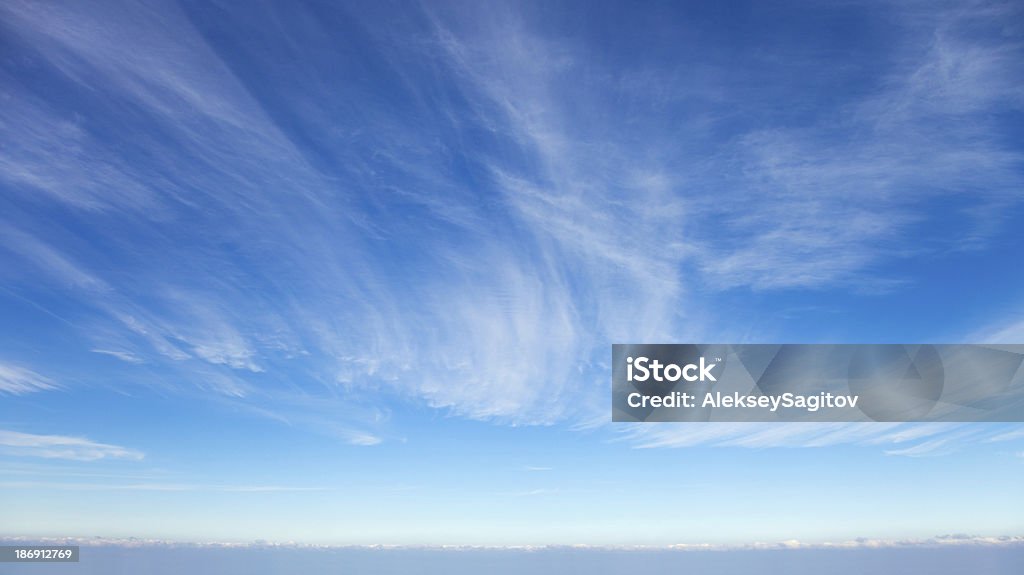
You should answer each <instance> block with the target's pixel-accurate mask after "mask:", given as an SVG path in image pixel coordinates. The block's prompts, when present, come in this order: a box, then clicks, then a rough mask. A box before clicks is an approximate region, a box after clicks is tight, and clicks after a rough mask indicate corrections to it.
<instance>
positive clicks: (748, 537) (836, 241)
mask: <svg viewBox="0 0 1024 575" xmlns="http://www.w3.org/2000/svg"><path fill="white" fill-rule="evenodd" d="M1022 22H1024V6H1022V5H1021V4H1020V3H1016V2H961V3H946V2H905V3H888V2H875V1H865V2H856V1H850V2H837V3H827V4H825V3H805V4H801V3H791V2H777V3H760V2H750V3H747V2H723V3H707V4H698V3H686V4H682V3H674V2H643V3H639V4H637V3H629V2H623V3H614V2H593V3H587V4H586V5H585V6H583V5H581V4H579V3H565V2H522V3H504V2H490V3H479V2H424V3H414V2H373V3H371V2H353V3H328V2H276V3H275V2H269V3H268V2H255V1H254V2H246V3H241V4H240V3H219V2H213V3H209V2H170V1H167V2H130V3H129V2H123V3H122V2H97V3H90V4H88V5H86V4H82V3H78V2H23V1H20V0H14V1H8V2H4V3H3V4H2V5H0V102H2V105H0V134H2V138H0V317H2V318H3V319H2V321H0V504H2V505H3V507H4V513H3V515H2V517H0V536H8V537H38V538H46V537H101V538H111V539H119V538H129V537H137V538H143V539H147V540H156V541H190V542H214V541H216V542H251V541H255V540H264V541H274V542H276V541H295V542H301V543H312V544H339V545H375V544H388V545H485V546H516V545H549V544H557V545H563V544H586V545H611V546H615V545H653V546H664V545H673V544H698V543H707V544H711V545H742V544H750V543H754V542H765V541H767V542H778V541H795V542H807V543H809V544H818V543H823V542H835V541H851V540H856V539H857V538H862V537H867V538H871V539H872V540H885V541H903V540H926V539H928V538H932V537H935V536H940V535H947V534H966V535H968V536H969V537H977V538H994V537H1001V536H1019V535H1024V492H1022V491H1021V489H1020V485H1021V484H1022V480H1024V426H1022V425H1020V424H882V423H876V424H790V425H782V424H622V423H618V424H613V423H612V422H611V413H610V400H611V397H610V379H609V378H610V365H609V364H610V350H611V344H612V343H639V342H672V343H687V342H728V343H760V342H764V343H778V342H805V343H858V342H873V343H901V342H907V343H911V342H913V343H960V342H963V343H975V342H999V343H1024V295H1022V292H1021V290H1020V287H1019V286H1020V285H1021V282H1022V280H1024V267H1022V266H1021V265H1019V261H1020V254H1021V251H1022V248H1024V234H1022V233H1021V230H1022V229H1024V227H1022V225H1024V64H1022V63H1024V25H1022V24H1021V23H1022ZM966 540H968V541H971V540H973V539H970V538H968V539H966Z"/></svg>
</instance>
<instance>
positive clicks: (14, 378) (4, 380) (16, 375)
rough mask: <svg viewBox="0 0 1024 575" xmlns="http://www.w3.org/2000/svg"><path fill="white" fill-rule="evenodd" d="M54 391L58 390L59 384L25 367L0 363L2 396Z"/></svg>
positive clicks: (0, 392)
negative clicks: (5, 394)
mask: <svg viewBox="0 0 1024 575" xmlns="http://www.w3.org/2000/svg"><path fill="white" fill-rule="evenodd" d="M53 389H57V384H55V383H54V382H53V381H51V380H50V379H49V378H47V377H44V376H42V375H39V374H38V373H36V372H34V371H32V370H30V369H26V368H24V367H20V366H17V365H12V364H9V363H4V362H0V394H4V393H7V394H11V395H22V394H25V393H33V392H36V391H50V390H53Z"/></svg>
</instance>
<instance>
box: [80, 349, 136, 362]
mask: <svg viewBox="0 0 1024 575" xmlns="http://www.w3.org/2000/svg"><path fill="white" fill-rule="evenodd" d="M89 351H91V352H93V353H98V354H100V355H109V356H110V357H116V358H117V359H120V360H121V361H125V362H128V363H142V362H143V360H142V358H140V357H139V356H137V355H135V354H134V353H132V352H130V351H124V350H119V349H90V350H89Z"/></svg>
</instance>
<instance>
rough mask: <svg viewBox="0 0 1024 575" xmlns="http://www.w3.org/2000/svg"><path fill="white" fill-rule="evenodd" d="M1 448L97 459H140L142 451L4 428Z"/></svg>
mask: <svg viewBox="0 0 1024 575" xmlns="http://www.w3.org/2000/svg"><path fill="white" fill-rule="evenodd" d="M0 449H2V450H3V451H4V452H5V453H7V454H9V455H16V456H29V457H43V458H47V459H70V460H75V461H94V460H98V459H130V460H140V459H142V458H143V457H144V455H143V453H142V452H141V451H137V450H135V449H130V448H127V447H121V446H119V445H110V444H107V443H98V442H95V441H92V440H89V439H85V438H82V437H69V436H65V435H36V434H32V433H21V432H18V431H3V430H0Z"/></svg>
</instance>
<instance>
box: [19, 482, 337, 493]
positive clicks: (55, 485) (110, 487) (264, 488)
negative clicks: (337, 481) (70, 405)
mask: <svg viewBox="0 0 1024 575" xmlns="http://www.w3.org/2000/svg"><path fill="white" fill-rule="evenodd" d="M0 487H2V488H4V489H47V490H55V491H212V492H222V493H276V492H281V493H287V492H303V491H324V490H325V489H326V488H324V487H295V486H287V485H199V484H190V483H70V482H59V481H0Z"/></svg>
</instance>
